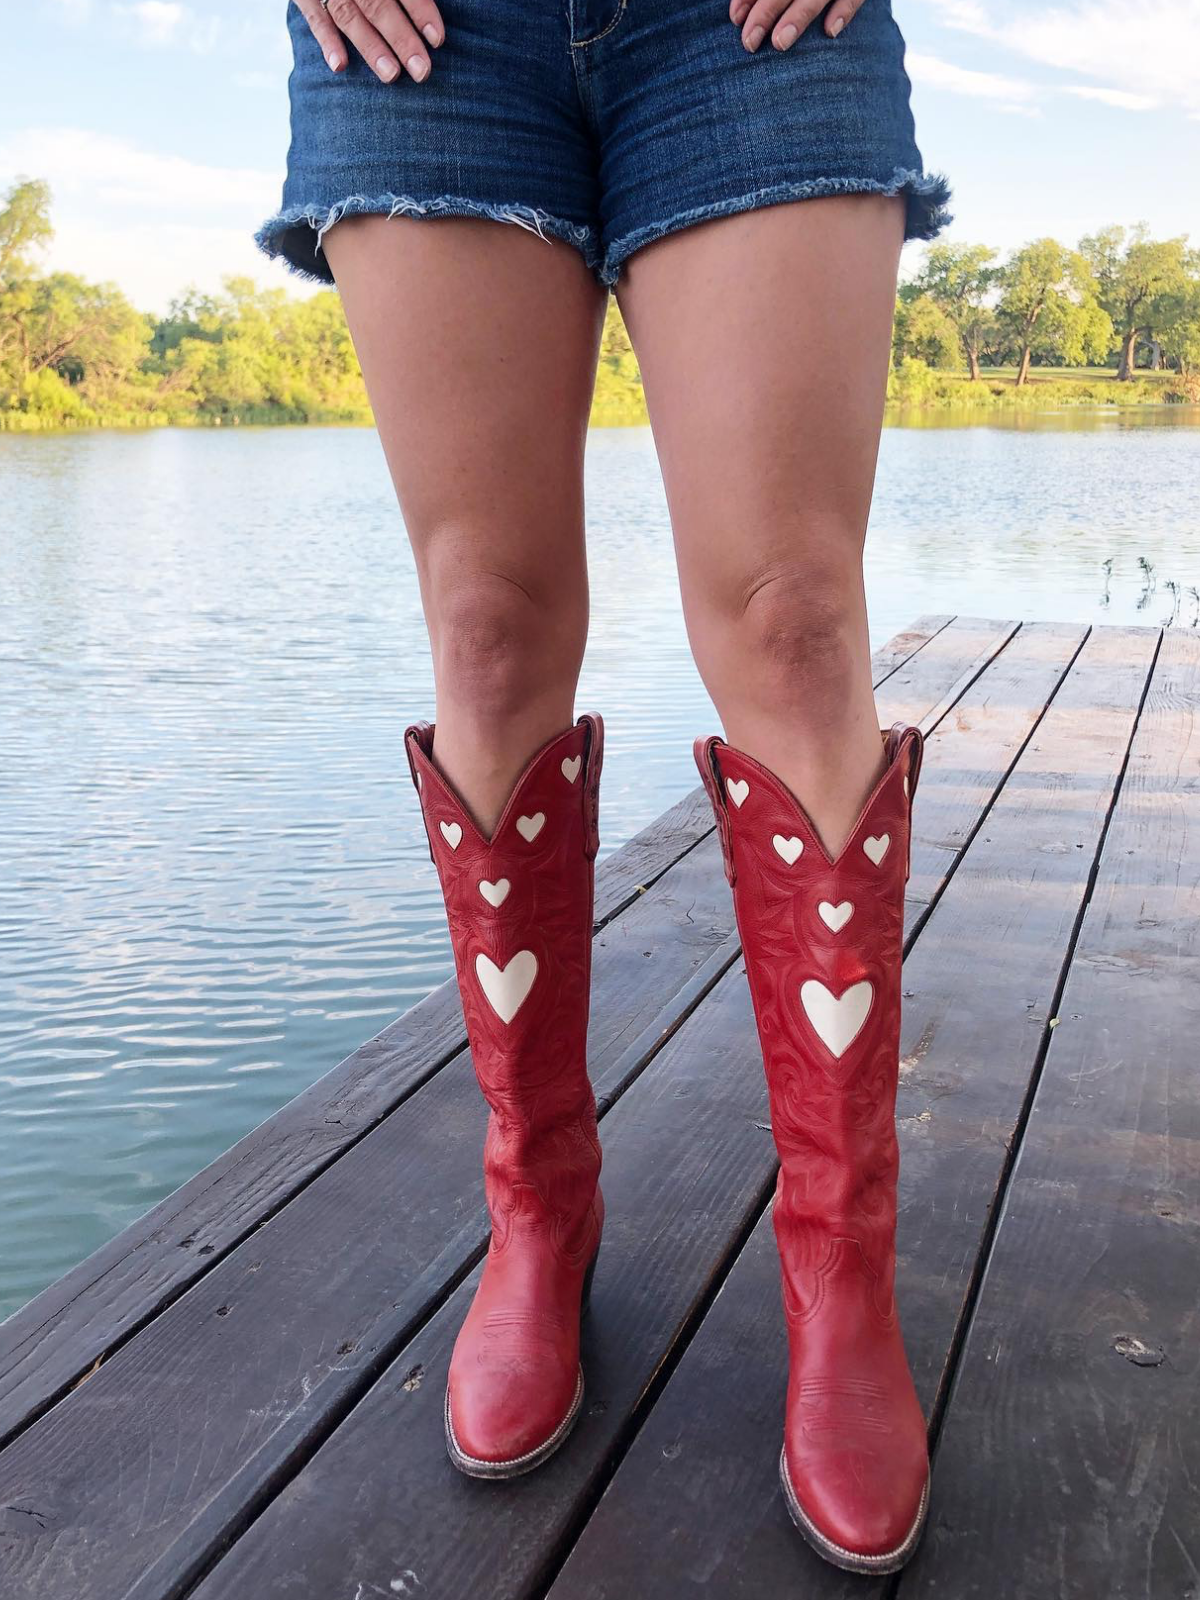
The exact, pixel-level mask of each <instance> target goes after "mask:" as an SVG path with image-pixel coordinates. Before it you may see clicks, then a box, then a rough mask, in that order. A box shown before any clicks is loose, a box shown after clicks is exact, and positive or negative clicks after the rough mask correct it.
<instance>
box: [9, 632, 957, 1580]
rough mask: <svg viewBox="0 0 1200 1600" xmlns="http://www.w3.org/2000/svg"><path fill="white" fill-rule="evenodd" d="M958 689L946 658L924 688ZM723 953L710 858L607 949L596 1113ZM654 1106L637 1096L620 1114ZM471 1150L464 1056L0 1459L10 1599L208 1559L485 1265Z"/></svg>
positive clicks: (596, 1053) (719, 880) (726, 952)
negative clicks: (672, 987) (29, 1506)
mask: <svg viewBox="0 0 1200 1600" xmlns="http://www.w3.org/2000/svg"><path fill="white" fill-rule="evenodd" d="M957 670H961V664H959V665H958V666H956V664H955V663H954V662H953V660H952V659H951V658H947V659H946V661H945V663H944V666H943V670H942V677H943V678H946V677H947V675H948V674H949V673H950V672H951V671H957ZM930 692H931V694H932V693H933V690H932V689H931V691H930ZM672 904H673V906H674V909H673V910H672V909H671V906H672ZM731 933H732V913H731V907H730V905H729V899H728V891H727V888H726V885H725V883H724V878H723V876H722V874H721V873H720V869H719V866H718V862H717V855H716V844H715V840H706V841H704V843H702V844H701V845H700V846H698V847H697V848H696V849H695V850H694V851H692V852H690V853H689V855H688V856H686V857H684V859H683V860H682V861H680V862H679V863H677V864H676V866H674V867H673V868H671V869H670V871H669V872H667V873H666V874H664V876H663V878H662V879H661V880H660V882H659V883H658V885H656V887H655V889H654V891H653V892H652V893H651V894H648V895H645V896H641V897H639V899H638V900H637V902H636V903H635V904H634V905H633V906H632V907H631V908H630V909H629V911H627V912H626V913H625V914H624V915H622V916H621V917H619V918H618V919H616V920H615V921H614V922H613V923H611V924H609V926H608V927H607V928H606V929H605V930H604V931H603V933H602V935H601V939H600V948H599V949H598V950H597V958H596V964H595V991H596V1002H595V1005H594V1030H593V1037H592V1061H593V1071H594V1073H595V1076H596V1081H597V1085H598V1088H599V1090H600V1092H601V1095H602V1097H603V1098H604V1099H605V1100H606V1101H608V1100H611V1098H612V1096H613V1095H614V1094H615V1093H618V1092H619V1091H620V1089H621V1087H623V1085H624V1084H625V1083H626V1082H628V1081H629V1079H630V1078H631V1077H632V1075H633V1073H634V1072H635V1070H636V1068H637V1066H638V1065H640V1061H639V1059H638V1058H639V1053H640V1052H642V1051H644V1050H645V1049H646V1048H649V1047H650V1046H651V1045H652V1044H653V1045H656V1044H657V1043H658V1042H659V1041H660V1040H661V1038H662V1037H663V1036H665V1035H666V1034H668V1033H669V1032H670V1030H671V1028H672V1027H674V1026H675V1025H676V1023H677V1022H678V1020H679V1014H680V1011H681V1010H686V1005H687V1004H690V1003H691V1002H692V999H693V998H694V985H695V984H696V983H698V982H700V981H701V974H702V972H703V969H704V968H705V966H706V965H707V967H708V973H709V976H710V978H711V976H715V974H716V972H717V971H718V970H720V964H721V963H722V962H724V963H726V964H728V962H729V961H730V960H732V959H733V956H734V954H735V953H736V944H733V945H726V946H725V947H724V948H723V941H727V940H728V938H729V937H730V935H731ZM697 939H699V940H701V941H702V952H701V954H700V955H698V956H697V957H696V959H695V960H694V961H693V962H692V965H691V968H690V971H689V973H688V975H687V979H686V982H685V983H684V985H683V986H682V987H681V988H680V989H679V991H678V992H679V994H680V996H681V1001H682V1004H681V1006H679V1007H677V1008H676V1012H675V1015H674V1016H673V1017H671V1018H668V1017H667V1015H666V1008H664V1003H663V1001H662V999H661V995H662V993H663V990H664V985H663V980H662V978H661V976H659V977H657V978H654V979H653V980H651V979H649V978H647V977H645V976H639V974H640V973H641V971H642V969H643V968H644V967H646V966H649V965H650V964H651V963H650V962H649V961H648V960H647V957H646V956H645V953H644V952H645V951H647V950H650V951H653V952H654V956H653V961H654V962H664V961H665V962H675V963H678V962H679V960H680V956H679V953H678V952H677V951H676V950H675V949H674V947H675V946H676V945H681V946H682V948H683V950H684V951H685V952H686V950H687V949H688V948H694V944H692V945H691V946H689V941H695V940H697ZM689 984H691V985H693V988H692V989H689V988H688V985H689ZM652 996H658V997H659V998H658V999H657V1000H655V1001H654V1004H651V1003H649V1002H650V998H651V997H652ZM655 1005H657V1006H658V1007H659V1009H660V1011H662V1013H663V1014H662V1015H660V1016H659V1017H658V1018H657V1019H656V1018H655V1016H654V1006H655ZM597 1028H598V1029H600V1030H601V1031H600V1033H599V1035H597V1033H596V1031H595V1030H596V1029H597ZM656 1070H657V1063H656ZM644 1076H646V1075H644ZM652 1076H653V1074H650V1075H649V1077H652ZM652 1089H653V1085H652V1083H650V1082H649V1081H648V1079H647V1081H646V1082H644V1081H643V1078H642V1077H639V1078H638V1079H637V1081H636V1083H634V1085H633V1088H632V1089H631V1090H630V1091H629V1097H630V1098H631V1099H640V1097H642V1096H644V1095H646V1094H649V1093H651V1092H652ZM482 1129H483V1107H482V1103H481V1101H480V1100H479V1098H478V1096H477V1093H476V1091H475V1089H474V1085H473V1083H472V1082H471V1072H470V1065H469V1061H468V1058H467V1057H466V1055H465V1054H464V1055H462V1056H460V1057H458V1058H456V1059H455V1060H454V1061H452V1062H451V1063H450V1064H449V1065H448V1066H447V1067H446V1068H444V1069H443V1070H442V1071H441V1072H439V1073H438V1074H437V1075H436V1076H435V1077H433V1078H432V1079H430V1080H429V1082H427V1083H426V1084H425V1085H424V1086H423V1087H422V1088H421V1090H420V1091H419V1092H418V1093H416V1094H414V1095H412V1096H411V1097H410V1099H409V1100H408V1101H407V1102H406V1103H405V1105H404V1106H403V1107H401V1108H400V1109H399V1110H398V1111H397V1112H396V1113H394V1114H393V1115H392V1116H390V1117H388V1118H386V1119H385V1120H384V1121H383V1122H381V1123H380V1124H379V1125H378V1126H377V1127H375V1128H374V1130H373V1131H372V1132H370V1133H369V1134H368V1135H367V1137H366V1138H364V1139H363V1140H362V1141H361V1142H360V1143H358V1144H357V1145H355V1146H354V1147H353V1148H352V1149H351V1150H349V1151H347V1152H346V1153H345V1154H343V1155H342V1157H341V1158H340V1159H339V1160H338V1161H337V1162H336V1163H334V1164H333V1165H332V1166H330V1167H328V1168H327V1169H326V1170H325V1171H324V1172H322V1173H321V1174H320V1176H319V1177H318V1178H317V1179H316V1180H315V1181H314V1182H313V1183H311V1184H310V1185H309V1186H308V1187H307V1188H305V1189H304V1190H303V1191H302V1192H301V1193H300V1194H298V1195H297V1196H296V1197H295V1198H294V1199H293V1200H292V1201H291V1203H290V1204H289V1205H287V1206H286V1207H284V1208H283V1209H282V1210H281V1211H280V1212H279V1213H278V1214H277V1215H276V1216H275V1217H274V1218H272V1220H271V1221H269V1222H268V1223H267V1225H266V1226H265V1227H263V1228H261V1229H259V1230H258V1231H256V1232H255V1233H253V1234H252V1235H251V1237H250V1238H249V1239H248V1240H247V1241H246V1242H245V1243H244V1244H243V1245H242V1246H240V1247H239V1248H238V1249H237V1250H235V1251H234V1252H233V1253H232V1254H230V1255H229V1256H227V1257H226V1259H225V1260H223V1261H222V1262H220V1263H219V1264H218V1265H217V1266H215V1267H214V1268H213V1269H212V1271H211V1272H210V1273H209V1274H207V1275H206V1276H205V1277H204V1278H202V1279H200V1280H199V1282H197V1283H196V1284H195V1285H194V1286H193V1288H192V1289H191V1290H190V1291H189V1292H188V1293H187V1294H186V1295H185V1296H184V1297H183V1298H181V1299H180V1300H178V1301H177V1302H176V1303H175V1304H173V1305H172V1306H171V1307H170V1308H169V1309H168V1310H167V1311H166V1312H165V1313H163V1314H162V1315H161V1316H159V1317H158V1318H157V1319H156V1320H154V1321H153V1322H151V1323H150V1325H149V1326H148V1327H146V1328H145V1329H143V1330H142V1332H140V1333H139V1334H138V1335H137V1336H136V1337H135V1338H134V1339H132V1340H131V1341H130V1342H129V1343H128V1344H126V1345H125V1346H124V1347H123V1348H122V1349H120V1350H118V1351H117V1352H116V1353H115V1355H114V1356H113V1357H112V1358H111V1359H110V1360H109V1361H108V1362H106V1363H105V1364H104V1365H103V1366H102V1367H101V1368H100V1370H99V1371H98V1372H97V1373H95V1375H94V1376H91V1377H89V1378H88V1379H87V1381H86V1382H85V1383H84V1384H83V1385H82V1386H81V1387H79V1388H77V1389H75V1390H73V1391H72V1392H71V1393H70V1394H69V1395H68V1396H67V1397H66V1398H65V1399H64V1401H63V1402H62V1403H61V1404H60V1405H59V1406H58V1407H57V1408H56V1409H55V1410H53V1411H52V1412H50V1413H49V1414H48V1415H46V1416H44V1417H42V1418H41V1419H40V1420H39V1421H37V1422H36V1423H34V1424H33V1425H32V1426H31V1427H29V1428H28V1429H27V1430H26V1431H25V1432H24V1433H23V1434H22V1435H21V1436H20V1437H19V1438H18V1439H17V1440H16V1441H15V1443H13V1444H12V1445H10V1447H9V1448H8V1449H7V1450H6V1451H5V1452H4V1453H3V1454H2V1455H0V1498H2V1497H3V1495H4V1493H5V1490H6V1489H7V1490H8V1491H9V1493H10V1497H11V1495H12V1494H16V1493H17V1492H18V1488H17V1486H18V1485H19V1486H20V1490H19V1492H20V1493H23V1494H27V1493H29V1492H31V1491H32V1492H34V1493H37V1494H38V1495H39V1496H40V1498H42V1499H43V1500H45V1501H46V1503H47V1504H54V1505H56V1507H57V1508H58V1509H57V1511H56V1513H55V1515H54V1517H53V1518H52V1519H51V1521H50V1523H49V1524H47V1525H46V1526H43V1527H39V1528H38V1529H37V1530H36V1531H35V1530H33V1529H27V1530H25V1531H26V1533H27V1534H29V1538H28V1539H27V1540H26V1541H25V1543H24V1544H23V1545H22V1547H21V1549H20V1550H19V1552H17V1553H16V1555H15V1556H14V1559H13V1560H12V1562H11V1566H10V1571H9V1573H8V1575H7V1578H8V1583H9V1593H11V1595H12V1596H13V1597H14V1600H15V1597H16V1596H18V1595H23V1594H34V1593H44V1592H45V1589H46V1587H47V1585H49V1586H50V1587H51V1588H52V1587H53V1586H54V1584H55V1583H56V1582H58V1581H60V1579H64V1580H65V1578H66V1577H67V1575H70V1577H71V1581H74V1580H75V1578H76V1577H77V1575H78V1574H79V1573H80V1572H83V1571H87V1572H95V1573H100V1572H102V1573H103V1578H104V1583H105V1585H107V1586H117V1587H119V1586H120V1585H127V1584H128V1583H130V1582H132V1581H134V1579H135V1578H136V1576H137V1574H138V1573H140V1572H142V1571H143V1570H144V1569H145V1568H146V1567H147V1566H152V1565H153V1564H154V1563H155V1562H156V1561H159V1560H161V1561H162V1562H163V1567H162V1569H161V1571H160V1576H161V1577H162V1581H163V1583H164V1585H165V1587H164V1589H163V1592H164V1593H170V1592H174V1590H173V1588H172V1587H171V1585H172V1584H174V1582H175V1576H172V1575H171V1574H172V1573H174V1574H176V1575H177V1572H178V1570H182V1569H184V1568H187V1569H188V1570H190V1565H189V1564H190V1563H191V1561H192V1557H193V1554H194V1543H193V1542H194V1541H195V1540H197V1539H203V1538H205V1537H208V1536H209V1533H210V1531H211V1530H213V1529H216V1530H219V1531H218V1532H217V1534H216V1535H215V1536H216V1537H217V1538H218V1539H219V1538H223V1537H224V1536H225V1531H224V1530H225V1528H226V1524H227V1523H228V1524H229V1525H236V1522H237V1520H238V1518H239V1517H240V1516H241V1515H242V1510H243V1505H244V1503H246V1502H248V1501H250V1500H252V1499H253V1498H254V1497H255V1496H256V1495H258V1494H262V1493H268V1492H269V1491H270V1489H271V1487H272V1486H273V1485H274V1483H275V1482H276V1481H277V1479H278V1477H279V1476H280V1475H281V1474H286V1472H287V1471H288V1470H289V1464H290V1463H291V1461H292V1459H293V1455H294V1452H295V1450H296V1449H297V1445H296V1443H295V1441H296V1438H297V1437H301V1438H307V1437H308V1436H309V1434H310V1433H311V1432H312V1431H313V1430H316V1431H318V1432H319V1431H320V1430H321V1429H322V1428H327V1427H329V1426H332V1425H333V1423H334V1422H335V1421H336V1420H337V1416H338V1415H339V1413H340V1412H342V1411H344V1409H346V1408H347V1407H348V1406H349V1405H350V1404H352V1403H353V1400H354V1398H355V1397H356V1395H357V1394H358V1393H360V1392H361V1391H362V1390H363V1389H364V1388H365V1387H366V1386H367V1385H368V1384H369V1383H370V1382H371V1381H372V1379H373V1378H374V1376H375V1375H376V1373H377V1371H378V1370H379V1368H380V1367H381V1366H382V1364H383V1363H384V1362H385V1361H386V1360H387V1359H388V1358H389V1356H390V1355H391V1354H392V1353H393V1352H394V1351H395V1350H397V1349H399V1348H401V1347H402V1345H403V1344H404V1342H405V1341H406V1339H407V1338H408V1337H409V1336H410V1335H411V1333H412V1331H413V1330H414V1328H415V1327H416V1325H418V1324H419V1323H420V1321H421V1320H423V1318H424V1317H426V1316H427V1315H428V1313H429V1311H430V1310H431V1309H432V1307H433V1306H434V1305H436V1304H437V1302H438V1300H439V1299H440V1297H441V1296H442V1295H443V1294H444V1292H445V1291H446V1289H447V1287H449V1286H451V1285H452V1284H453V1283H454V1282H455V1281H456V1279H457V1277H458V1276H459V1275H460V1274H461V1273H462V1272H463V1271H464V1270H466V1269H467V1268H468V1267H469V1265H470V1263H471V1261H472V1259H473V1257H474V1256H475V1255H476V1254H477V1253H478V1251H479V1250H480V1249H481V1248H482V1244H483V1242H484V1238H485V1231H484V1230H485V1222H484V1214H483V1212H482V1208H481V1205H480V1199H481V1194H480V1188H481V1185H480V1176H479V1149H480V1144H481V1140H482ZM606 1138H607V1134H606ZM401 1219H402V1221H401ZM235 1313H237V1314H235ZM205 1416H207V1417H208V1418H209V1425H208V1426H206V1427H198V1426H197V1422H196V1419H197V1418H199V1417H205ZM164 1453H165V1455H166V1457H167V1458H169V1459H170V1461H171V1463H172V1469H171V1472H170V1473H169V1474H168V1475H167V1476H166V1478H165V1479H164V1478H163V1477H162V1476H161V1467H160V1463H161V1461H162V1460H163V1458H164ZM114 1459H119V1460H120V1461H121V1463H122V1470H121V1472H120V1473H119V1474H118V1475H117V1477H116V1478H115V1479H114V1478H113V1477H112V1476H111V1474H108V1473H107V1470H106V1469H107V1465H108V1464H109V1463H111V1462H112V1461H113V1460H114ZM135 1486H136V1487H135ZM200 1554H201V1556H203V1551H201V1552H200ZM173 1563H174V1566H173V1565H172V1564H173ZM147 1581H149V1580H147ZM153 1581H158V1579H155V1580H153Z"/></svg>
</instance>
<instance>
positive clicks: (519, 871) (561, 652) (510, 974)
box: [326, 218, 605, 1478]
mask: <svg viewBox="0 0 1200 1600" xmlns="http://www.w3.org/2000/svg"><path fill="white" fill-rule="evenodd" d="M326 251H327V254H328V257H329V261H330V264H331V265H332V267H333V271H334V274H335V277H336V279H337V282H338V286H339V288H340V289H341V291H342V297H343V299H344V301H345V304H346V314H347V317H348V318H349V322H350V327H351V331H352V332H353V334H354V340H355V344H356V345H357V347H358V352H359V355H360V357H361V360H362V365H363V370H364V372H365V374H366V379H367V387H368V390H369V391H370V395H371V401H372V404H373V406H374V409H375V418H376V421H377V423H378V425H379V430H380V434H381V436H382V439H383V443H384V448H385V450H386V452H387V457H388V461H389V464H390V466H391V470H392V475H393V477H394V479H395V483H396V489H397V492H398V494H399V497H400V502H401V505H402V507H403V511H404V518H405V522H406V523H407V526H408V531H409V535H410V537H411V539H412V542H413V547H414V549H415V551H416V558H417V568H418V572H419V574H420V580H421V591H422V596H423V599H424V603H425V612H426V616H427V618H428V621H429V631H430V635H431V638H432V642H433V656H434V669H435V676H436V687H437V723H436V727H435V728H434V730H433V731H432V738H431V734H430V729H429V727H428V725H427V724H422V725H418V726H415V727H412V728H410V729H409V730H408V733H407V735H406V738H405V746H406V750H407V754H408V758H409V763H410V765H411V768H412V772H413V776H414V778H415V779H416V782H417V786H418V789H419V792H420V797H421V806H422V810H423V812H424V816H425V825H426V832H427V834H428V837H429V847H430V852H431V854H432V856H433V860H434V862H435V864H436V867H437V872H438V878H439V881H440V883H441V886H442V892H443V895H444V898H445V903H446V915H447V920H448V922H449V926H450V940H451V944H452V946H453V949H454V962H455V969H456V971H457V974H458V985H459V993H460V995H461V996H462V1005H463V1016H464V1019H465V1021H466V1027H467V1036H468V1039H469V1041H470V1045H471V1059H472V1062H473V1065H474V1067H475V1071H476V1074H477V1076H478V1078H479V1084H480V1088H481V1089H482V1091H483V1094H484V1096H485V1098H486V1099H487V1102H488V1105H489V1107H490V1108H491V1116H490V1117H489V1119H488V1132H487V1139H486V1142H485V1145H484V1160H483V1164H484V1184H485V1190H486V1194H487V1201H488V1210H489V1213H490V1216H491V1220H492V1237H491V1243H490V1247H489V1250H488V1254H487V1259H486V1261H485V1263H484V1269H483V1273H482V1276H481V1278H480V1283H479V1287H478V1289H477V1291H476V1293H475V1296H474V1298H473V1300H472V1302H471V1308H470V1310H469V1312H468V1313H467V1316H466V1319H465V1320H464V1322H463V1324H462V1327H461V1328H460V1329H459V1334H458V1338H457V1340H456V1341H455V1347H454V1354H453V1357H452V1359H451V1362H450V1371H449V1375H448V1378H447V1385H446V1411H445V1418H446V1442H447V1447H448V1449H449V1452H450V1457H451V1460H452V1461H453V1462H454V1463H455V1465H456V1466H457V1467H458V1468H459V1469H460V1470H461V1471H463V1472H467V1473H470V1474H472V1475H473V1476H476V1477H486V1478H507V1477H513V1476H515V1475H516V1474H518V1473H521V1472H527V1471H529V1470H530V1469H531V1468H532V1467H535V1466H537V1465H539V1464H540V1463H541V1462H542V1461H544V1460H545V1459H546V1458H547V1457H548V1456H549V1455H551V1454H552V1453H553V1452H554V1451H555V1450H556V1449H557V1448H558V1446H559V1445H560V1444H561V1443H562V1441H563V1439H564V1438H565V1437H566V1434H567V1432H568V1431H569V1429H570V1427H571V1425H572V1424H573V1422H574V1421H575V1419H576V1417H577V1416H578V1414H579V1407H580V1402H581V1399H582V1392H583V1390H582V1384H583V1379H582V1374H581V1371H580V1364H579V1323H580V1311H581V1304H582V1300H583V1295H584V1292H585V1286H586V1283H587V1274H588V1272H589V1270H590V1264H591V1263H592V1261H594V1259H595V1255H596V1250H597V1248H598V1246H599V1240H600V1233H601V1229H602V1227H603V1215H604V1212H603V1202H602V1200H601V1197H600V1193H599V1189H598V1187H597V1178H598V1175H599V1171H600V1146H599V1140H598V1138H597V1131H596V1102H595V1097H594V1095H593V1093H592V1088H591V1084H590V1083H589V1081H588V1074H587V1025H588V998H589V980H590V962H591V948H592V926H593V922H592V914H593V905H594V901H593V875H592V870H593V861H594V859H595V855H596V846H597V838H596V821H595V816H596V813H595V804H594V801H595V794H596V789H597V786H598V783H599V777H600V760H601V743H602V733H601V725H600V721H599V718H596V717H582V718H580V720H579V722H578V723H575V724H574V725H572V716H573V700H574V693H575V681H576V677H577V676H578V672H579V664H580V660H581V657H582V655H583V648H584V639H585V635H586V632H587V578H586V572H585V565H584V549H583V491H582V467H583V446H584V438H585V433H586V428H587V417H588V409H589V404H590V400H591V393H592V384H593V378H594V373H595V363H596V355H597V349H598V344H599V336H600V326H601V319H602V315H603V308H604V298H605V296H604V294H603V292H602V291H601V290H600V289H599V288H598V287H597V285H596V283H595V281H594V279H593V278H592V276H591V274H590V273H589V272H588V271H587V270H586V269H585V267H584V265H583V262H582V260H581V259H580V257H579V256H578V255H577V254H576V253H575V252H574V251H573V250H572V249H571V248H570V247H569V246H567V245H562V244H547V243H546V242H544V241H543V240H540V239H537V238H535V237H533V236H531V235H529V234H528V233H525V232H523V231H522V230H521V229H519V228H516V227H512V226H505V225H504V224H502V223H494V222H483V221H466V220H462V219H458V220H440V219H439V220H437V221H430V220H417V219H402V218H394V219H393V218H389V219H380V218H363V219H359V220H355V221H346V222H343V223H340V224H338V226H337V227H335V228H333V229H332V230H331V232H330V234H329V238H328V240H327V243H326ZM510 798H511V801H512V804H511V808H510V809H509V810H508V813H507V816H505V817H503V826H499V825H498V824H499V822H500V820H501V819H502V814H503V813H504V812H505V807H506V805H507V804H508V802H509V800H510Z"/></svg>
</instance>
